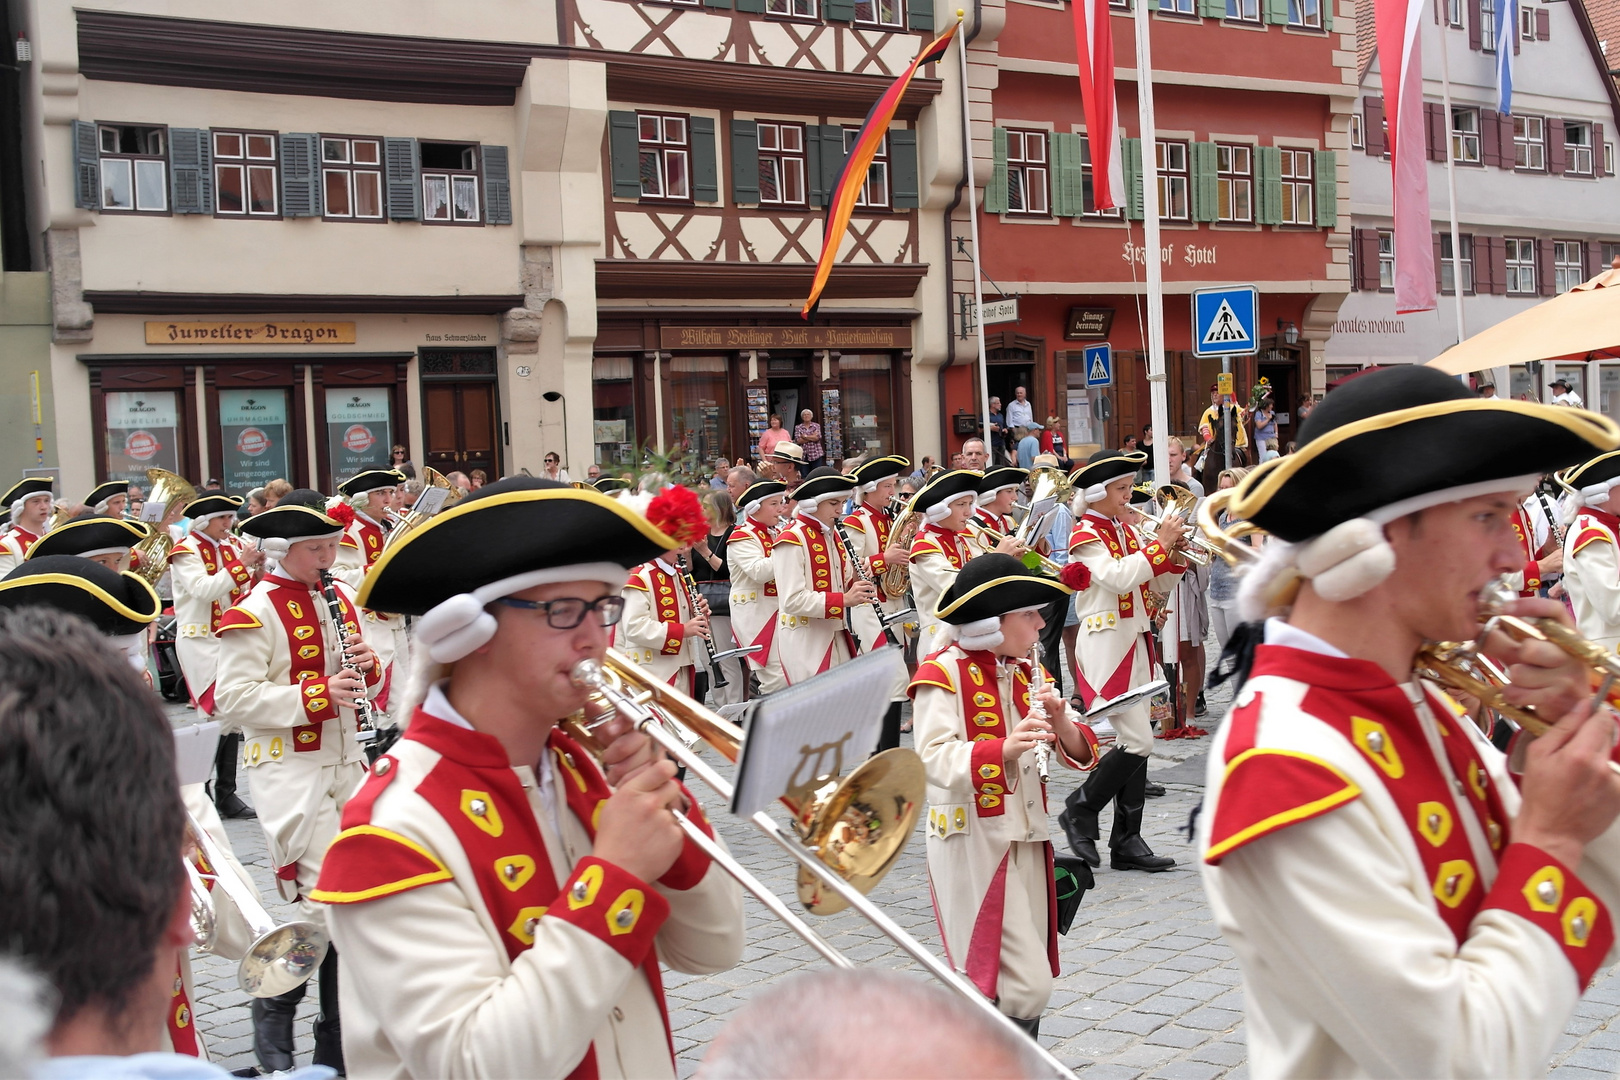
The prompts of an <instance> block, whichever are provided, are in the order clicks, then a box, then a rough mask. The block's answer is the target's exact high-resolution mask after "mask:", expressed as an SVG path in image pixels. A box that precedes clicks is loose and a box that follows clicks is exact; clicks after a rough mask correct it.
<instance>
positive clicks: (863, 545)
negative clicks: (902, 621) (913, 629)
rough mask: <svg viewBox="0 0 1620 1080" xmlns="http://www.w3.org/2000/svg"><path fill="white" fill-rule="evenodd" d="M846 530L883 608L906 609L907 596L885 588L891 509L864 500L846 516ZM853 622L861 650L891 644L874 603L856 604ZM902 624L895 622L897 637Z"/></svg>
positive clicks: (894, 610)
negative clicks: (875, 610)
mask: <svg viewBox="0 0 1620 1080" xmlns="http://www.w3.org/2000/svg"><path fill="white" fill-rule="evenodd" d="M844 530H845V531H846V532H847V533H848V534H849V539H850V543H851V545H852V546H853V547H854V548H855V553H856V554H857V555H859V556H860V557H861V561H862V563H863V564H864V565H865V567H866V571H867V574H868V575H870V577H871V578H872V583H873V584H874V585H876V586H877V588H878V600H879V601H880V602H881V603H882V605H883V610H884V611H886V612H888V613H889V614H891V615H892V614H894V613H895V612H897V611H900V610H903V609H904V608H905V606H906V598H905V595H904V594H903V593H902V594H901V595H900V596H890V595H889V594H888V593H886V592H884V591H883V574H884V572H885V571H886V570H888V569H889V564H888V562H887V561H886V560H885V559H884V558H883V553H884V552H885V551H887V550H888V549H889V537H890V535H891V533H892V532H893V530H894V519H893V518H891V517H889V514H888V511H887V510H885V509H883V508H882V507H880V506H873V505H872V504H871V503H862V504H861V505H859V506H857V507H856V508H855V510H854V512H853V513H851V514H849V515H848V516H847V517H845V518H844ZM850 625H851V627H852V628H853V629H854V631H855V636H856V637H857V638H858V639H860V647H861V651H862V652H871V651H872V650H873V649H875V648H878V647H879V646H881V645H886V644H888V640H889V639H888V638H887V637H886V636H885V635H884V633H883V625H882V624H881V623H880V622H879V621H878V617H877V613H876V612H874V611H873V610H872V605H871V604H856V605H855V607H854V608H853V609H852V610H851V612H850ZM899 635H900V626H899V624H898V623H897V624H895V636H896V637H899Z"/></svg>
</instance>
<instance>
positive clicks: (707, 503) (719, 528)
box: [692, 488, 748, 709]
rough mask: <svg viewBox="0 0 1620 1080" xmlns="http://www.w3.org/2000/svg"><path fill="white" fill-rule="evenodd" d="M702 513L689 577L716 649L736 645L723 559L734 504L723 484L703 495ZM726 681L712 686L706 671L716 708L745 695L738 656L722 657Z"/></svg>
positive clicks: (745, 672) (733, 522) (745, 682)
mask: <svg viewBox="0 0 1620 1080" xmlns="http://www.w3.org/2000/svg"><path fill="white" fill-rule="evenodd" d="M703 514H704V516H705V517H707V518H708V519H709V535H708V537H707V538H705V539H703V540H699V541H698V542H697V543H696V544H695V545H694V546H693V547H692V580H693V581H695V582H697V587H698V593H699V595H701V596H702V597H703V599H704V602H705V603H707V604H708V605H709V634H710V637H711V638H712V639H713V641H714V647H715V651H716V652H724V651H725V650H727V649H732V648H735V647H736V642H734V641H733V640H732V637H733V635H732V632H731V568H730V566H728V565H727V563H726V546H727V545H726V541H727V540H729V539H730V538H731V530H732V529H733V528H735V527H736V525H737V508H736V504H735V503H734V502H732V499H731V496H730V495H729V494H727V493H726V491H725V489H724V488H721V490H719V491H710V492H709V493H708V494H706V495H704V496H703ZM707 663H708V658H707V657H706V656H703V655H701V654H700V655H699V657H698V665H699V667H700V668H705V669H706V666H707ZM720 664H721V667H723V668H724V670H725V676H726V685H725V686H716V685H715V680H714V675H713V673H712V672H711V673H710V674H709V690H708V701H709V704H710V705H711V706H713V707H714V708H716V709H718V708H720V707H721V706H723V705H734V704H737V703H738V702H741V701H743V700H744V699H745V698H746V697H747V693H746V691H747V688H748V669H747V666H746V661H745V660H744V659H743V658H742V657H735V658H733V659H730V660H722V661H721V662H720Z"/></svg>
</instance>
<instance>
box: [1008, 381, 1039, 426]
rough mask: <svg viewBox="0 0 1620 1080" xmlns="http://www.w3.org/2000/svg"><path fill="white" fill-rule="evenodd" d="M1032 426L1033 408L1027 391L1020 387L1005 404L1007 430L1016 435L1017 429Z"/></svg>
mask: <svg viewBox="0 0 1620 1080" xmlns="http://www.w3.org/2000/svg"><path fill="white" fill-rule="evenodd" d="M1034 426H1035V406H1034V404H1032V403H1031V402H1030V400H1029V391H1027V390H1025V389H1024V388H1023V387H1022V386H1020V387H1019V388H1018V389H1017V390H1014V391H1013V399H1012V400H1011V401H1009V402H1008V403H1007V428H1008V429H1009V430H1011V431H1013V432H1014V433H1015V434H1016V431H1017V429H1018V428H1027V427H1034Z"/></svg>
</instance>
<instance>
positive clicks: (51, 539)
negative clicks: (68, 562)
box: [28, 514, 152, 561]
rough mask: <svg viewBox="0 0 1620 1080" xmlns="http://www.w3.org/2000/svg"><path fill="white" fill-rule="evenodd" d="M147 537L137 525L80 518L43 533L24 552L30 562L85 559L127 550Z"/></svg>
mask: <svg viewBox="0 0 1620 1080" xmlns="http://www.w3.org/2000/svg"><path fill="white" fill-rule="evenodd" d="M151 534H152V529H151V527H150V526H148V525H144V524H142V523H141V522H139V521H125V520H124V519H123V518H115V517H107V516H106V515H91V514H84V515H81V516H79V517H76V518H74V519H73V520H72V521H67V522H63V523H62V524H61V525H58V526H57V527H56V528H54V529H52V530H51V531H50V532H48V533H46V534H45V535H44V536H43V537H42V538H41V539H40V541H39V542H38V543H36V544H35V545H34V546H33V547H31V548H29V549H28V558H29V559H30V560H34V561H37V560H39V559H46V558H50V557H52V556H56V555H78V556H82V557H85V558H88V557H89V556H91V555H100V554H103V553H108V552H113V551H118V550H120V549H123V550H128V549H129V548H132V547H134V546H135V545H136V544H138V543H140V542H141V541H142V540H145V539H146V538H147V537H148V536H150V535H151Z"/></svg>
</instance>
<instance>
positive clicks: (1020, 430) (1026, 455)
mask: <svg viewBox="0 0 1620 1080" xmlns="http://www.w3.org/2000/svg"><path fill="white" fill-rule="evenodd" d="M1020 389H1022V387H1020ZM1040 430H1041V428H1040V425H1039V424H1036V425H1033V426H1031V427H1015V428H1013V434H1014V435H1015V436H1017V438H1018V467H1019V468H1020V469H1031V468H1034V467H1035V455H1036V454H1039V453H1040V452H1041V440H1040V436H1039V435H1037V434H1036V433H1037V432H1038V431H1040Z"/></svg>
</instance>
